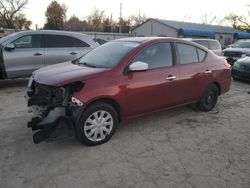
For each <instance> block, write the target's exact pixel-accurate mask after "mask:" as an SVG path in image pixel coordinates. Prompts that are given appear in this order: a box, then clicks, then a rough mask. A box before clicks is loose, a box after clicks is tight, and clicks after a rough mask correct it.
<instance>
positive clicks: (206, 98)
mask: <svg viewBox="0 0 250 188" xmlns="http://www.w3.org/2000/svg"><path fill="white" fill-rule="evenodd" d="M230 84H231V68H230V65H229V64H227V62H226V60H225V59H224V58H222V57H219V56H217V55H215V54H214V53H212V52H211V51H209V50H208V49H206V48H205V47H203V46H200V45H199V44H196V43H193V42H191V41H186V40H182V39H176V38H163V37H141V38H127V39H119V40H115V41H111V42H108V43H106V44H103V45H102V46H100V47H97V48H96V49H94V50H92V51H90V52H89V53H87V54H86V55H84V56H83V57H81V58H79V59H77V60H74V61H71V62H65V63H61V64H57V65H52V66H48V67H45V68H42V69H39V70H37V71H35V72H34V73H33V75H32V77H31V78H30V80H29V89H28V91H27V97H26V98H27V104H28V106H29V107H30V108H31V109H32V111H33V112H34V113H35V114H36V117H34V118H33V119H32V120H31V121H30V122H29V123H28V127H31V128H32V130H33V131H34V135H33V141H34V143H40V142H41V141H44V140H46V139H50V138H53V137H55V135H57V136H58V134H55V132H58V130H60V129H62V127H66V128H67V129H65V130H69V132H71V133H74V134H75V136H76V138H77V139H78V140H79V141H81V142H82V143H84V144H86V145H98V144H102V143H104V142H106V141H108V140H109V139H110V138H111V137H112V135H113V134H114V132H115V130H116V127H117V125H118V124H119V122H121V121H122V120H125V119H128V118H133V117H137V116H141V115H145V114H149V113H152V112H156V111H159V110H164V109H168V108H172V107H176V106H180V105H186V104H196V105H197V108H198V109H200V110H201V111H210V110H212V109H213V108H214V106H215V105H216V103H217V98H218V96H219V95H221V94H223V93H225V92H227V91H228V90H229V89H230ZM62 125H64V126H62ZM59 132H60V131H59Z"/></svg>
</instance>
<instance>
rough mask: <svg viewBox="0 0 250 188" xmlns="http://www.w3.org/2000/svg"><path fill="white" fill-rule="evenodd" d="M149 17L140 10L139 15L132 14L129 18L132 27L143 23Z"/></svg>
mask: <svg viewBox="0 0 250 188" xmlns="http://www.w3.org/2000/svg"><path fill="white" fill-rule="evenodd" d="M147 19H148V17H147V16H146V15H145V14H141V13H140V12H139V13H138V14H137V15H133V14H132V15H130V16H129V18H128V20H130V24H131V27H136V26H137V25H140V24H142V23H143V22H145V21H146V20H147Z"/></svg>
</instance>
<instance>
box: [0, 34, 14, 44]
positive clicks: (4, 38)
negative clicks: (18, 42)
mask: <svg viewBox="0 0 250 188" xmlns="http://www.w3.org/2000/svg"><path fill="white" fill-rule="evenodd" d="M16 34H17V33H12V34H10V35H7V36H5V37H2V38H0V43H4V42H5V41H7V40H9V38H11V37H13V36H15V35H16Z"/></svg>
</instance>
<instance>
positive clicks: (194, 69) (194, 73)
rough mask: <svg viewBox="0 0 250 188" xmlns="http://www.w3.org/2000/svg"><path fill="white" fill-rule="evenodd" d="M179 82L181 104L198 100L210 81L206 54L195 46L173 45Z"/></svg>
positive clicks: (210, 76) (210, 75)
mask: <svg viewBox="0 0 250 188" xmlns="http://www.w3.org/2000/svg"><path fill="white" fill-rule="evenodd" d="M175 47H176V52H177V57H178V66H177V67H178V69H179V80H180V82H181V85H182V87H181V89H180V95H181V102H182V103H187V102H191V101H196V100H197V99H199V98H200V97H201V96H202V94H203V92H204V91H205V89H206V88H207V86H208V84H209V82H210V81H211V80H212V70H211V69H210V64H209V63H208V62H206V56H207V52H206V51H204V50H202V49H200V48H197V47H195V46H192V45H189V44H183V43H175Z"/></svg>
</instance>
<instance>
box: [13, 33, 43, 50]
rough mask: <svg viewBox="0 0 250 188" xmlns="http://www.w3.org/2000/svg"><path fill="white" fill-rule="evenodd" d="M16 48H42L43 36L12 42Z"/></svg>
mask: <svg viewBox="0 0 250 188" xmlns="http://www.w3.org/2000/svg"><path fill="white" fill-rule="evenodd" d="M11 44H13V45H14V46H15V47H16V48H41V35H27V36H23V37H20V38H18V39H16V40H14V41H13V42H11Z"/></svg>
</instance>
